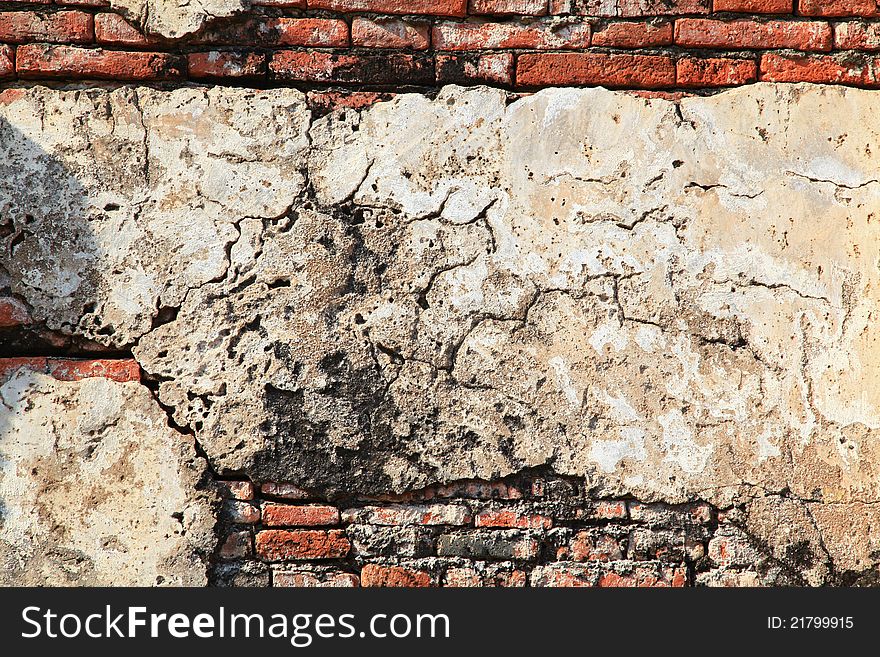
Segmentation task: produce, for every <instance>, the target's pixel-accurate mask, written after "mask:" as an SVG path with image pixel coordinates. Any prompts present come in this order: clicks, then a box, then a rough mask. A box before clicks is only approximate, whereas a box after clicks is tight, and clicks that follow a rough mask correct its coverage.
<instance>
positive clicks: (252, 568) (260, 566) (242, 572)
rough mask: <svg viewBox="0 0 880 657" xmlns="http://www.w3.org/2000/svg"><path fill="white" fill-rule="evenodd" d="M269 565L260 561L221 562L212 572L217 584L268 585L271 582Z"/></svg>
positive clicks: (236, 585)
mask: <svg viewBox="0 0 880 657" xmlns="http://www.w3.org/2000/svg"><path fill="white" fill-rule="evenodd" d="M270 577H271V574H270V571H269V567H268V566H267V565H266V564H264V563H260V562H259V561H233V562H231V563H221V564H219V565H218V566H217V567H216V568H215V569H214V572H213V573H212V579H213V583H214V585H215V586H234V587H261V588H262V587H266V586H269V584H270V582H271V579H270Z"/></svg>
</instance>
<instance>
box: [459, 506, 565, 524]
mask: <svg viewBox="0 0 880 657" xmlns="http://www.w3.org/2000/svg"><path fill="white" fill-rule="evenodd" d="M474 524H475V525H476V526H477V527H509V528H512V529H550V527H552V526H553V518H550V517H549V516H544V515H541V514H539V513H528V512H522V511H515V510H513V509H488V510H486V511H481V512H480V513H478V514H477V516H476V517H475V518H474Z"/></svg>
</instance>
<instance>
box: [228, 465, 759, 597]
mask: <svg viewBox="0 0 880 657" xmlns="http://www.w3.org/2000/svg"><path fill="white" fill-rule="evenodd" d="M222 488H223V491H224V495H225V498H226V502H225V506H224V511H223V517H222V524H223V538H222V540H221V545H220V546H219V549H218V552H217V560H216V564H215V567H214V572H213V580H214V584H216V585H221V586H308V587H320V586H345V587H354V586H406V587H413V586H454V587H478V586H511V587H522V586H539V587H544V586H566V587H568V586H652V587H683V586H694V585H704V586H749V585H755V584H757V583H759V582H760V581H761V575H760V574H759V572H758V570H757V568H760V567H761V564H762V563H764V562H763V561H762V557H761V556H760V548H759V547H758V546H756V545H754V544H753V543H752V542H751V539H750V538H749V537H748V536H747V535H746V534H745V533H744V532H743V531H742V530H741V529H740V528H739V527H738V526H737V514H738V513H739V510H738V509H737V508H731V509H723V510H719V509H716V508H713V507H712V506H710V505H708V504H705V503H692V504H683V505H677V506H676V505H666V504H646V503H642V502H639V501H637V500H632V499H594V498H592V497H591V496H590V494H589V491H588V490H586V489H585V488H584V485H583V481H577V480H574V479H566V478H560V477H555V476H551V477H548V476H542V475H540V474H534V473H532V474H524V475H520V476H518V477H516V478H513V479H508V480H504V481H497V482H485V481H462V482H457V483H454V484H450V485H445V486H435V487H431V488H427V489H424V490H421V491H417V492H414V493H409V494H406V495H402V496H398V497H387V498H382V499H363V498H360V499H352V500H346V501H341V502H336V503H331V502H328V501H327V500H324V499H320V498H318V497H316V496H314V495H312V494H311V493H309V492H308V491H305V490H302V489H299V488H297V487H295V486H290V485H284V484H264V485H263V486H261V487H256V486H254V485H253V484H251V483H250V482H247V481H226V482H222Z"/></svg>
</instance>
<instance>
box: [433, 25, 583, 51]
mask: <svg viewBox="0 0 880 657" xmlns="http://www.w3.org/2000/svg"><path fill="white" fill-rule="evenodd" d="M431 40H432V43H433V45H434V48H435V49H436V50H493V49H499V48H522V49H532V50H543V49H569V48H587V47H589V45H590V24H589V23H572V24H556V23H553V22H548V21H536V22H533V23H448V22H447V23H440V24H438V25H435V26H434V30H433V33H432V37H431Z"/></svg>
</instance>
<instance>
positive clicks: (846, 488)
mask: <svg viewBox="0 0 880 657" xmlns="http://www.w3.org/2000/svg"><path fill="white" fill-rule="evenodd" d="M878 110H880V96H878V95H877V94H876V92H871V91H865V90H858V89H851V88H843V87H823V86H811V85H772V84H759V85H755V86H751V87H744V88H741V89H736V90H732V91H728V92H725V93H722V94H718V95H714V96H710V97H691V98H683V99H681V100H678V101H670V100H664V99H658V98H654V99H648V98H642V97H637V96H634V95H629V94H624V93H619V92H612V91H607V90H604V89H570V90H563V89H548V90H543V91H540V92H539V93H537V94H535V95H533V96H530V97H527V98H523V99H519V100H514V99H512V98H511V97H509V96H508V94H507V93H506V92H503V91H500V90H496V89H490V88H471V89H465V88H461V87H446V88H444V89H443V90H441V91H440V92H439V94H437V95H436V97H433V98H431V97H428V96H425V95H421V94H401V95H398V96H397V97H396V98H394V99H393V100H392V101H390V102H384V103H378V104H376V105H374V106H372V107H370V108H365V109H361V110H354V109H341V110H338V111H334V112H331V113H329V114H327V115H326V116H322V117H320V118H319V117H318V116H317V115H315V114H313V113H312V111H311V110H310V109H309V108H308V106H307V104H306V102H305V97H304V95H303V94H302V93H301V92H299V91H296V90H293V89H271V90H265V91H255V90H247V89H239V88H225V87H212V88H181V89H176V90H157V89H151V88H146V87H123V88H118V89H115V90H103V89H79V90H67V91H65V90H55V89H49V88H45V87H39V86H34V87H30V88H26V89H9V90H6V91H4V92H2V94H0V153H2V157H0V199H2V216H3V220H4V223H5V226H6V229H5V230H4V235H5V236H4V238H3V239H4V242H5V251H4V255H3V256H2V261H0V265H2V268H3V270H5V272H6V275H7V277H8V286H9V287H10V289H11V291H12V292H13V293H14V294H15V295H16V298H17V299H18V301H19V303H21V304H22V305H23V306H24V307H25V308H26V309H27V311H28V312H29V313H30V314H31V316H32V317H33V319H34V320H35V321H37V322H42V323H44V324H45V325H46V326H47V327H48V328H49V329H52V330H56V331H60V332H62V333H67V334H71V335H74V336H77V337H78V338H80V339H87V340H90V341H93V343H95V344H100V345H103V346H104V348H106V349H110V350H113V351H114V352H120V351H121V352H125V351H128V350H131V352H132V353H133V355H134V357H135V359H136V360H137V363H138V364H139V365H140V367H141V368H142V369H143V372H144V374H145V377H146V381H147V382H148V384H149V386H150V387H151V388H152V389H153V391H154V392H155V396H156V399H155V400H153V399H152V398H150V391H149V390H147V389H146V388H141V389H139V390H138V391H135V390H131V391H130V392H129V389H128V388H126V392H125V393H123V392H120V391H116V389H115V388H114V389H113V390H114V391H113V392H112V394H113V395H123V394H131V395H133V396H137V398H138V400H139V401H138V409H139V411H138V412H140V413H146V414H147V415H148V416H149V417H150V418H151V421H155V422H158V419H157V418H165V420H167V419H168V418H170V421H171V422H172V423H173V425H174V426H175V427H177V429H178V431H172V430H171V429H166V430H163V431H159V432H157V433H155V434H153V433H152V432H151V437H155V438H156V439H157V440H163V439H166V437H168V438H167V439H170V437H169V436H171V435H172V434H173V435H174V436H176V437H177V439H178V441H179V449H181V450H184V452H186V450H190V449H194V445H195V444H198V445H199V446H200V449H203V450H204V454H205V457H206V458H207V461H208V463H209V465H210V468H211V469H212V470H213V472H214V473H215V474H216V475H218V476H220V477H221V478H227V477H234V478H242V477H246V478H247V479H249V480H250V481H253V482H256V483H258V484H260V483H267V482H284V483H288V484H293V485H295V486H297V487H300V488H304V489H307V490H309V491H312V494H315V495H318V496H319V497H321V498H323V499H328V498H329V499H343V498H353V497H356V496H359V495H360V496H382V495H387V494H391V493H406V492H407V491H413V490H415V489H422V488H424V487H425V486H429V485H433V484H445V483H449V482H454V481H457V480H484V481H491V480H498V479H500V478H504V477H508V476H515V475H518V474H519V473H523V472H529V471H541V472H545V473H550V474H552V475H554V476H565V477H573V478H574V479H575V480H577V481H581V482H583V486H584V487H585V489H586V490H588V491H589V495H590V496H591V497H592V498H595V499H610V498H615V499H620V498H622V499H626V498H634V499H637V500H640V501H642V502H660V503H667V504H683V503H690V502H695V501H703V502H706V503H708V504H709V505H711V506H712V507H714V508H716V509H730V508H733V507H740V508H747V509H748V511H747V512H745V514H744V516H743V517H745V518H747V519H748V520H747V521H746V525H747V526H748V528H749V532H750V535H751V536H752V538H754V539H755V540H758V541H759V542H760V543H761V544H762V545H763V546H764V547H765V548H769V549H770V551H771V552H772V551H773V550H774V549H776V548H779V549H782V548H783V547H785V546H791V545H795V544H798V545H806V546H807V547H806V548H804V549H807V550H808V552H809V553H810V554H814V557H811V559H808V560H805V561H803V563H804V564H807V562H809V564H808V565H805V566H804V572H808V573H809V575H808V576H805V581H807V582H809V583H822V582H824V581H826V580H827V579H828V573H830V572H832V571H833V570H834V569H835V568H836V569H838V570H839V571H841V572H843V571H846V572H862V571H865V570H866V569H870V568H871V567H872V566H873V564H874V562H875V561H876V554H877V552H876V545H875V544H876V542H877V538H878V537H877V535H876V528H875V527H876V522H875V519H874V517H873V516H874V515H875V514H874V513H873V512H872V507H871V505H872V504H874V503H876V502H877V501H878V499H880V496H878V492H880V491H878V484H877V481H878V477H877V472H876V468H877V463H878V462H880V459H878V456H880V455H878V454H877V438H878V432H880V397H878V392H877V391H878V389H880V385H878V384H880V380H878V379H880V368H878V363H880V347H878V338H877V331H876V328H875V327H874V322H875V320H876V317H877V312H878V310H877V308H878V296H880V292H878V279H880V266H878V254H877V248H876V247H877V244H878V238H880V223H878V218H877V213H878V211H880V183H878V179H877V174H876V171H877V157H878V155H877V154H878V152H880V138H878V129H877V128H876V127H875V126H874V123H875V122H874V121H873V117H874V116H876V114H877V112H878ZM841 117H846V120H845V121H842V120H841ZM14 381H18V382H19V383H17V384H16V385H18V386H19V387H18V388H15V390H17V391H18V392H15V395H17V396H15V400H17V401H15V402H14V403H12V404H10V403H9V402H7V404H6V405H7V407H9V408H12V409H14V410H13V415H12V417H14V418H16V419H15V420H14V421H12V422H8V423H7V425H8V426H7V427H5V428H4V433H3V435H4V438H3V439H2V443H0V444H2V445H3V448H2V449H3V450H4V454H5V456H4V459H6V460H7V462H13V463H14V462H15V458H18V457H14V458H12V461H9V459H10V458H11V457H10V456H9V455H15V454H20V453H22V452H23V451H24V452H27V451H28V450H29V448H28V447H27V445H28V444H29V443H25V442H22V441H23V440H24V438H22V435H23V434H22V431H23V429H22V428H21V427H22V426H23V425H21V422H33V421H35V420H32V419H28V418H29V417H31V415H32V414H33V413H34V412H38V411H34V410H32V409H30V407H31V406H33V405H34V404H36V406H37V407H38V408H39V407H40V405H41V404H44V403H48V402H43V401H41V402H39V403H37V402H34V401H33V400H32V398H33V399H41V400H42V399H44V396H45V395H46V394H48V393H47V392H46V390H47V386H48V387H49V389H51V388H52V385H54V384H52V385H50V384H49V383H47V382H45V381H42V380H40V379H37V380H35V381H33V382H28V381H25V380H19V379H14ZM8 385H11V384H7V386H8ZM82 385H83V386H85V384H82ZM115 385H120V384H115ZM125 385H126V386H134V387H135V388H136V387H137V385H136V384H125ZM85 388H88V386H85ZM85 388H84V389H79V388H77V389H76V390H74V389H71V390H70V392H69V394H70V395H73V396H74V398H75V397H76V395H81V394H82V395H85V394H87V393H88V391H87V390H86V389H85ZM9 394H10V395H12V394H13V393H12V392H10V393H9ZM53 394H56V396H57V395H58V394H60V393H58V392H54V393H53ZM65 394H67V393H65ZM108 394H111V393H108ZM120 403H121V402H120ZM160 404H161V406H160ZM22 405H24V406H26V407H28V408H29V410H28V413H25V414H24V415H23V416H22V418H23V419H19V415H21V412H20V410H19V406H22ZM147 407H149V409H147ZM140 409H142V410H140ZM46 412H47V411H46ZM116 412H117V413H121V414H122V415H127V412H124V411H116ZM165 412H167V414H168V415H167V416H165ZM71 413H73V414H74V415H75V414H76V413H77V410H76V408H74V410H72V411H71ZM29 414H30V415H29ZM70 422H72V423H76V420H74V419H73V416H72V417H71V419H70ZM99 424H100V423H99ZM105 424H107V423H105ZM65 426H66V425H65ZM72 426H73V425H71V427H72ZM59 431H60V434H59V435H64V436H66V438H65V439H68V438H70V436H67V434H68V433H71V432H72V434H73V435H78V434H77V433H76V431H74V430H73V429H72V428H71V429H70V431H69V432H68V431H67V429H63V428H62V429H59ZM126 431H127V432H128V433H127V434H126V435H129V434H131V432H136V431H137V430H136V429H134V428H131V429H127V430H126ZM169 432H172V433H169ZM28 440H33V435H31V437H30V438H28ZM49 440H50V439H49V438H48V437H46V439H45V441H42V439H41V441H42V442H41V444H42V445H43V446H44V448H45V445H46V444H48V443H47V441H49ZM92 440H93V439H92ZM129 440H133V438H129ZM56 441H57V439H56ZM74 442H76V441H74ZM141 448H142V449H148V446H142V447H141ZM76 449H79V448H76ZM83 449H85V447H83ZM118 449H123V448H122V447H119V448H118ZM123 451H124V450H123ZM114 454H115V455H116V456H119V458H121V457H122V456H121V454H122V453H121V452H120V453H118V454H117V452H114ZM21 458H24V457H23V456H22V457H21ZM108 458H109V457H108ZM179 463H180V465H179V466H178V469H177V471H176V472H175V470H174V467H172V466H174V464H173V462H172V463H171V464H166V465H167V466H168V467H170V468H171V470H170V471H169V472H167V473H166V474H165V475H163V476H167V477H170V478H171V480H172V481H174V486H180V487H181V489H185V488H187V486H188V484H186V483H185V482H188V481H190V480H191V478H188V477H190V474H191V471H192V470H193V469H198V467H197V466H195V465H193V464H194V463H195V461H193V460H192V459H191V458H190V457H186V458H184V457H181V460H180V461H179ZM151 467H152V466H151ZM15 470H16V472H17V473H18V474H16V475H15V477H24V478H25V479H28V477H29V475H27V474H26V473H25V474H22V473H23V472H24V470H23V469H22V468H21V467H19V466H15ZM41 476H42V475H38V474H37V473H36V472H35V473H34V474H33V475H30V477H32V481H31V482H30V484H29V485H38V484H39V482H40V481H41V479H40V477H41ZM11 477H13V475H12V474H9V473H4V479H3V480H2V482H3V483H0V487H5V489H6V490H7V491H8V490H11V489H10V488H9V486H17V485H19V484H15V483H14V482H15V481H17V480H16V479H11V481H13V483H12V484H10V483H8V482H7V478H11ZM175 477H177V479H175ZM181 482H183V483H181ZM21 485H24V484H21ZM181 495H182V497H181V498H180V500H178V501H176V502H175V504H177V505H178V506H180V505H181V504H191V503H192V502H187V501H185V500H188V499H189V498H188V497H187V494H185V493H183V492H181ZM4 504H5V505H6V506H7V507H8V506H9V502H4ZM146 506H147V507H149V506H150V505H149V504H147V505H146ZM153 511H154V510H153V509H145V511H144V513H147V514H149V513H153ZM22 513H24V511H22ZM27 513H30V514H33V513H37V511H34V510H29V511H27ZM783 519H784V522H783ZM781 527H784V528H785V529H784V530H783V529H782V528H781ZM4 531H5V532H12V533H13V534H15V535H18V534H19V533H20V532H26V531H28V530H26V529H25V528H18V527H17V526H16V525H15V523H14V522H13V520H11V519H10V518H6V520H5V523H4ZM70 531H71V532H72V534H78V533H79V531H80V530H79V529H78V528H77V527H71V528H70ZM780 532H783V533H780ZM785 532H787V533H785ZM783 534H784V535H783ZM853 536H856V537H858V538H857V540H850V539H851V537H853ZM140 538H147V537H145V536H141V537H140ZM325 538H326V537H325ZM4 540H6V539H4ZM15 540H17V539H15ZM15 540H11V541H10V542H9V545H11V546H12V547H9V548H7V549H6V553H5V555H4V558H5V559H19V562H20V563H24V561H22V559H23V557H21V556H20V550H19V548H17V547H15V545H16V543H15ZM132 540H134V539H132ZM169 540H172V541H179V540H180V539H179V538H175V539H169ZM184 542H186V541H184ZM197 543H198V541H197ZM59 545H65V544H64V543H63V542H61V541H59ZM169 545H171V544H169ZM92 547H93V549H97V548H95V546H94V545H92ZM71 549H79V548H73V547H72V548H71ZM162 549H163V550H164V549H165V546H163V547H162ZM86 552H88V550H86ZM187 554H190V555H191V554H192V553H187ZM9 555H11V556H9ZM92 556H94V555H92ZM336 556H337V557H338V556H339V555H336ZM777 556H778V555H777ZM186 558H190V557H186ZM780 558H781V557H780ZM269 560H270V561H271V560H274V559H269ZM817 564H818V565H817ZM160 570H161V569H159V570H157V573H159V571H160ZM163 572H164V571H163ZM154 576H155V573H153V572H152V571H151V572H149V573H147V572H146V571H145V572H144V573H140V574H138V575H137V577H139V578H140V577H146V578H147V579H154ZM161 576H162V577H165V578H166V579H167V578H168V577H169V575H166V574H162V575H161ZM191 576H192V577H195V576H194V575H191V574H190V575H186V576H184V575H181V576H180V577H179V580H180V581H181V582H183V581H186V582H192V581H195V580H193V579H187V577H191ZM96 577H97V576H96ZM132 577H134V575H132ZM96 581H103V580H100V579H98V580H96ZM125 581H126V582H127V581H129V580H127V579H126V580H125ZM132 581H135V580H132ZM136 581H138V582H141V581H146V580H143V579H137V580H136ZM536 581H537V582H538V583H540V577H538V578H537V579H536Z"/></svg>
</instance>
